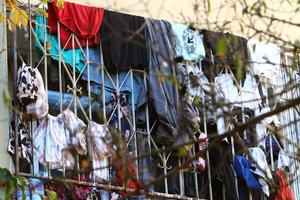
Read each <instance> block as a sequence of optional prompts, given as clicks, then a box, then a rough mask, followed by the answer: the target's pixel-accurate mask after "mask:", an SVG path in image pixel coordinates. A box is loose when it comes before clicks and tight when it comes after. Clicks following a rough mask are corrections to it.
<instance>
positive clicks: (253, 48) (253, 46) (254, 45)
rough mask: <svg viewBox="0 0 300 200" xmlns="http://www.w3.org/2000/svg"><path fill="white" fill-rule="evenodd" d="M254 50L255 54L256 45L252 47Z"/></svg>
mask: <svg viewBox="0 0 300 200" xmlns="http://www.w3.org/2000/svg"><path fill="white" fill-rule="evenodd" d="M252 50H253V52H255V50H256V44H253V45H252Z"/></svg>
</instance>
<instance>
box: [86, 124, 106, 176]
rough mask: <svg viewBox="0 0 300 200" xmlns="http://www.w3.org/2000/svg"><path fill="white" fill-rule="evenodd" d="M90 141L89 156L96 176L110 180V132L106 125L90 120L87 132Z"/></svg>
mask: <svg viewBox="0 0 300 200" xmlns="http://www.w3.org/2000/svg"><path fill="white" fill-rule="evenodd" d="M86 135H87V137H88V143H89V157H90V158H91V159H92V163H93V164H92V165H93V172H94V177H95V178H96V177H97V178H100V179H103V180H104V181H108V179H109V168H108V156H109V153H110V151H109V141H110V139H111V138H110V133H109V130H108V128H107V126H106V125H100V124H97V123H95V122H93V121H90V123H89V127H88V130H87V132H86Z"/></svg>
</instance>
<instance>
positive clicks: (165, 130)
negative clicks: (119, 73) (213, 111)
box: [146, 19, 179, 145]
mask: <svg viewBox="0 0 300 200" xmlns="http://www.w3.org/2000/svg"><path fill="white" fill-rule="evenodd" d="M146 23H147V31H146V41H147V50H148V59H149V97H150V99H151V101H152V103H153V106H154V108H155V111H156V113H157V115H158V119H159V122H160V123H159V126H158V130H157V141H158V142H160V143H161V144H163V145H169V144H173V143H174V142H175V140H176V139H177V136H178V135H177V130H176V124H177V122H178V119H179V113H178V109H177V108H178V105H177V103H178V102H179V95H178V91H177V87H176V84H173V83H171V81H170V78H171V77H172V76H173V77H174V75H175V65H174V52H173V47H174V45H175V40H174V37H173V35H174V34H173V32H172V29H171V24H170V23H168V22H166V21H163V20H154V19H146ZM159 74H161V75H162V77H165V78H164V79H162V78H161V77H160V76H158V75H159Z"/></svg>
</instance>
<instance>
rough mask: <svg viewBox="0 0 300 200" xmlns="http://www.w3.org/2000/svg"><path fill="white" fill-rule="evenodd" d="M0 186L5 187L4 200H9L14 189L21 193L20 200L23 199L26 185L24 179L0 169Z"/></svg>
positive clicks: (26, 182)
mask: <svg viewBox="0 0 300 200" xmlns="http://www.w3.org/2000/svg"><path fill="white" fill-rule="evenodd" d="M0 185H1V186H4V187H5V200H9V199H10V197H11V195H12V194H13V192H14V191H15V189H16V188H20V190H21V191H22V199H23V200H24V199H25V192H24V191H25V187H26V186H27V185H28V181H27V179H26V178H24V177H22V176H19V175H14V174H11V173H10V172H9V170H8V169H6V168H0Z"/></svg>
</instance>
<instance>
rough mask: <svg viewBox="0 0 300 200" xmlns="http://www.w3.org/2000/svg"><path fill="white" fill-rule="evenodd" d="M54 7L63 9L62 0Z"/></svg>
mask: <svg viewBox="0 0 300 200" xmlns="http://www.w3.org/2000/svg"><path fill="white" fill-rule="evenodd" d="M56 7H57V8H64V0H57V2H56Z"/></svg>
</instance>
